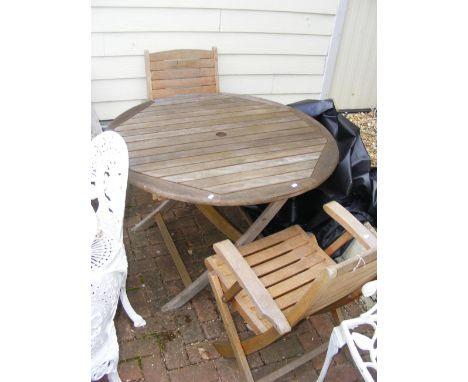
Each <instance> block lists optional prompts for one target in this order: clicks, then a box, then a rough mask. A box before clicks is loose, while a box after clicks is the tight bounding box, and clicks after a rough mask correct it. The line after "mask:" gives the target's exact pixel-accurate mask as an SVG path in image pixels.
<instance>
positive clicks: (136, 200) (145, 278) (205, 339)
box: [101, 186, 362, 382]
mask: <svg viewBox="0 0 468 382" xmlns="http://www.w3.org/2000/svg"><path fill="white" fill-rule="evenodd" d="M152 205H153V201H152V198H151V195H150V194H147V193H145V192H143V191H140V190H138V189H136V188H134V187H132V186H129V188H128V190H127V207H126V215H125V216H126V219H125V222H124V242H125V247H126V250H127V257H128V263H129V266H128V278H127V291H128V297H129V299H130V301H131V302H132V305H133V307H134V308H135V310H136V311H137V312H138V313H139V314H141V315H142V316H143V317H144V319H145V320H146V322H147V325H146V326H145V327H143V328H133V327H132V326H131V322H130V320H129V318H128V317H127V316H126V315H125V313H124V312H123V311H122V309H121V307H120V306H119V308H118V310H117V315H116V319H115V321H116V327H117V336H118V338H119V345H120V364H119V374H120V377H121V379H122V381H132V382H136V381H138V382H143V381H145V382H156V381H158V382H159V381H161V382H166V381H168V382H169V381H170V382H189V381H197V382H211V381H223V382H227V381H229V382H234V381H240V380H241V379H240V375H239V372H238V370H237V365H236V362H235V360H229V359H224V358H222V357H220V356H219V355H218V354H217V352H216V350H215V349H214V348H213V346H212V345H211V341H213V340H219V339H227V336H226V333H225V331H224V327H223V324H222V321H221V318H220V316H219V314H218V311H217V309H216V304H215V302H214V298H213V296H212V294H211V290H210V289H209V288H206V289H205V290H204V291H203V292H202V293H200V294H199V295H198V296H196V297H195V298H194V299H193V300H192V301H191V302H190V303H188V304H186V305H185V306H184V307H183V308H181V309H179V310H177V311H176V312H169V313H162V312H161V311H160V308H161V306H162V305H164V303H166V302H167V301H168V300H169V299H170V298H171V297H173V296H175V295H176V294H177V293H178V292H179V291H181V290H182V288H183V285H182V282H181V280H180V277H179V275H178V273H177V270H176V269H175V266H174V265H173V262H172V259H171V257H170V255H169V252H168V251H167V249H166V248H165V246H164V244H163V242H162V237H161V235H160V233H159V231H158V230H157V228H156V227H155V226H154V225H153V226H152V227H150V228H148V229H147V230H145V231H141V232H137V233H132V232H131V231H130V228H131V227H132V226H133V225H134V224H135V223H136V222H138V221H139V220H140V219H141V217H143V216H145V214H147V213H148V212H150V211H151V210H152ZM222 211H223V212H224V213H225V214H226V215H227V216H228V217H229V218H230V219H231V220H232V221H233V222H234V223H235V224H236V225H237V226H238V227H239V228H241V229H243V230H244V229H245V228H246V226H247V222H246V220H245V219H244V217H243V216H242V214H241V213H240V211H239V210H238V209H237V208H224V209H222ZM164 218H165V221H166V224H167V226H168V229H169V232H170V233H171V235H172V237H173V239H174V242H175V244H176V246H177V248H178V250H179V251H180V253H181V255H182V256H183V259H184V262H185V264H186V266H187V268H188V270H189V272H190V275H191V277H192V279H194V278H196V277H197V276H198V275H200V274H201V273H202V272H203V271H204V269H205V268H204V264H203V259H204V258H205V257H206V256H207V255H210V254H212V244H213V243H214V242H216V241H219V240H223V239H224V236H223V235H222V234H221V233H219V232H218V231H217V230H216V229H215V228H214V227H213V226H212V225H211V223H209V222H208V221H207V220H206V219H205V217H204V216H203V215H202V214H201V213H200V212H199V211H198V209H197V208H195V207H194V206H192V205H189V204H184V203H177V204H176V206H175V207H174V208H173V209H172V210H171V211H169V212H168V213H166V214H165V215H164ZM361 312H362V310H361V307H360V305H359V304H358V303H352V304H349V305H347V306H346V307H345V311H344V313H345V318H349V317H355V316H357V315H359V314H360V313H361ZM236 318H237V319H236V325H237V327H238V330H239V332H240V333H241V337H242V338H245V337H248V336H249V331H248V329H247V327H246V326H245V325H244V323H243V322H242V320H241V319H240V317H236ZM333 326H334V325H333V322H332V320H331V316H330V315H328V314H322V315H318V316H315V317H311V318H310V319H309V320H305V321H303V322H302V323H301V324H299V325H298V326H297V327H296V328H295V329H294V330H293V332H292V333H289V335H287V336H285V337H284V338H283V339H282V340H279V341H277V342H276V343H274V344H272V345H271V346H270V347H267V348H266V349H264V350H261V351H259V352H257V353H254V354H252V355H251V356H249V357H248V361H249V364H250V366H251V368H252V372H253V374H254V378H256V379H257V378H259V377H261V376H263V375H265V374H267V373H269V372H270V371H272V370H274V369H276V368H278V367H279V366H281V365H283V364H284V363H285V362H287V361H288V359H291V358H294V357H296V356H298V355H300V354H303V353H304V352H305V351H308V350H311V349H314V348H315V347H317V346H319V345H320V344H321V343H323V342H324V341H326V340H327V339H328V337H329V336H330V333H331V330H332V328H333ZM324 358H325V355H324V354H323V355H321V356H319V357H317V358H316V359H314V360H312V361H311V362H309V363H307V364H305V365H303V366H302V367H300V368H298V369H296V370H295V371H294V372H291V373H290V374H288V375H286V376H285V377H283V378H282V379H280V381H314V380H315V379H316V378H317V375H318V373H319V372H320V368H321V367H322V363H323V360H324ZM325 380H326V381H342V382H351V381H360V380H362V379H361V377H360V375H359V373H358V372H357V371H356V369H355V368H354V365H353V363H352V361H350V360H349V359H348V357H347V355H346V352H343V351H342V352H341V353H339V354H338V355H337V356H335V358H334V361H333V363H332V365H331V367H330V369H329V371H328V374H327V377H326V379H325ZM101 381H102V382H104V381H107V379H106V377H104V378H103V379H102V380H101Z"/></svg>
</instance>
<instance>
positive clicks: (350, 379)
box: [325, 363, 363, 382]
mask: <svg viewBox="0 0 468 382" xmlns="http://www.w3.org/2000/svg"><path fill="white" fill-rule="evenodd" d="M362 380H363V379H362V376H361V374H360V373H359V372H358V371H357V370H356V368H355V367H354V366H353V365H351V364H349V363H347V364H341V365H336V364H335V365H334V364H331V365H330V368H329V369H328V371H327V375H326V377H325V381H326V382H359V381H362Z"/></svg>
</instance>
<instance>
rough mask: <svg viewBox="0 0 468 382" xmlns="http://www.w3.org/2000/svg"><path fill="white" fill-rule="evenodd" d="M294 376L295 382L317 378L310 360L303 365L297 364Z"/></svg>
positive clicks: (308, 381)
mask: <svg viewBox="0 0 468 382" xmlns="http://www.w3.org/2000/svg"><path fill="white" fill-rule="evenodd" d="M292 373H293V374H294V378H295V380H296V381H297V382H310V381H315V380H317V378H318V374H317V372H316V371H315V370H314V365H313V363H312V361H309V362H306V363H305V364H304V365H301V366H299V367H298V368H297V369H295V370H294V371H293V372H292Z"/></svg>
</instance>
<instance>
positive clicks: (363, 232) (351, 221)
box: [323, 201, 377, 249]
mask: <svg viewBox="0 0 468 382" xmlns="http://www.w3.org/2000/svg"><path fill="white" fill-rule="evenodd" d="M323 209H324V210H325V212H326V213H327V214H328V215H330V216H331V217H332V219H333V220H335V221H336V222H337V223H339V224H340V225H341V226H342V227H343V228H344V229H345V230H346V231H348V232H349V233H350V234H351V235H352V236H353V237H354V238H355V239H356V240H357V241H358V242H359V243H360V244H361V245H362V246H363V247H364V248H365V249H370V248H376V247H377V238H376V237H375V236H374V235H373V234H372V232H370V231H369V230H368V229H367V228H366V227H365V226H364V225H363V224H361V222H360V221H359V220H357V219H356V218H355V217H354V216H353V215H352V214H351V213H350V212H349V211H348V210H347V209H346V208H344V207H343V206H342V205H341V204H339V203H337V202H335V201H333V202H330V203H327V204H325V205H324V206H323Z"/></svg>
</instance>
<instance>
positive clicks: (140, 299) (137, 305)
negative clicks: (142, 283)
mask: <svg viewBox="0 0 468 382" xmlns="http://www.w3.org/2000/svg"><path fill="white" fill-rule="evenodd" d="M127 296H128V299H129V301H130V304H131V305H132V307H133V309H135V311H136V312H138V314H139V315H140V316H142V317H143V318H146V317H149V316H151V311H150V302H149V301H148V298H147V296H146V293H145V290H144V288H138V289H135V290H127Z"/></svg>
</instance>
